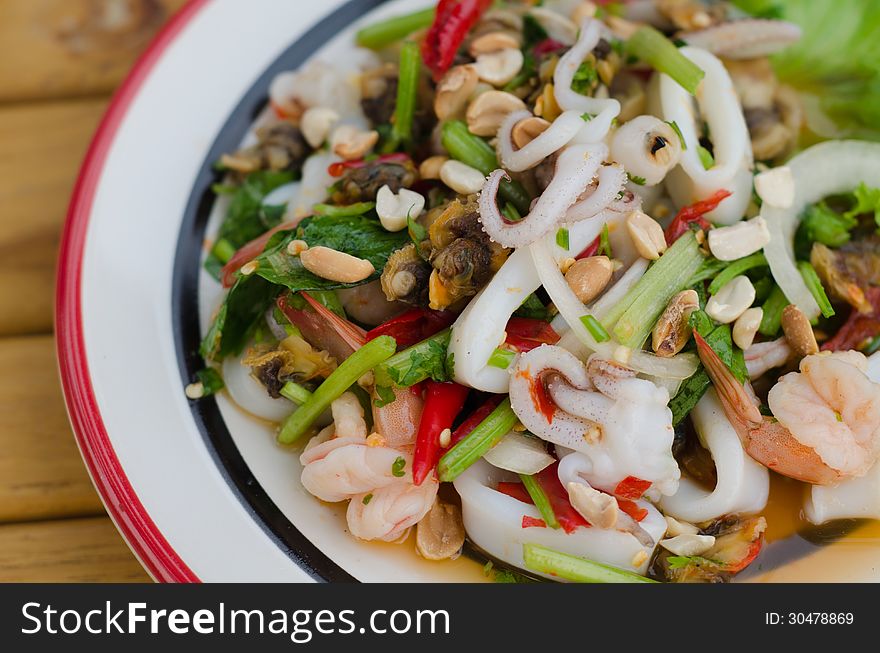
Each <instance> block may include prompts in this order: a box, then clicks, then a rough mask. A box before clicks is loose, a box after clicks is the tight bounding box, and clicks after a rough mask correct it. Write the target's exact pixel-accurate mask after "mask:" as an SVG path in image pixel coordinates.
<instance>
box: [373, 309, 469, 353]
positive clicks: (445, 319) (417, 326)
mask: <svg viewBox="0 0 880 653" xmlns="http://www.w3.org/2000/svg"><path fill="white" fill-rule="evenodd" d="M456 317H457V315H456V314H455V313H453V312H452V311H432V310H431V309H428V308H413V309H410V310H408V311H406V312H404V313H401V314H400V315H398V316H397V317H394V318H392V319H390V320H388V321H387V322H385V323H384V324H380V325H379V326H377V327H376V328H374V329H372V330H370V331H368V332H367V340H368V341H369V340H372V339H373V338H378V337H379V336H391V337H393V338H394V339H395V340H396V341H397V348H398V349H405V348H406V347H410V346H412V345H414V344H416V343H417V342H420V341H422V340H425V339H426V338H430V337H431V336H433V335H434V334H435V333H438V332H440V331H442V330H443V329H445V328H446V327H448V326H449V325H450V324H452V323H453V322H455V318H456Z"/></svg>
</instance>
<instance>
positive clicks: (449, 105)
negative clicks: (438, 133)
mask: <svg viewBox="0 0 880 653" xmlns="http://www.w3.org/2000/svg"><path fill="white" fill-rule="evenodd" d="M479 81H480V76H479V75H478V74H477V69H476V68H475V67H474V66H473V65H471V64H467V65H464V66H453V67H452V68H450V69H449V71H448V72H447V73H446V74H445V75H444V76H443V79H441V80H440V83H439V84H437V93H436V95H435V96H434V113H436V114H437V117H438V118H439V119H440V120H450V119H452V118H457V117H459V116H460V115H461V113H462V112H463V111H464V108H465V106H467V103H468V99H469V98H470V96H471V93H473V92H474V89H475V88H476V87H477V83H478V82H479Z"/></svg>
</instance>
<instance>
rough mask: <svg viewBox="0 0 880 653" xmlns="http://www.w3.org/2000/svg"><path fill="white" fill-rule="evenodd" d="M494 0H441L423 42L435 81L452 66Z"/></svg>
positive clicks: (424, 57) (426, 64)
mask: <svg viewBox="0 0 880 653" xmlns="http://www.w3.org/2000/svg"><path fill="white" fill-rule="evenodd" d="M491 5H492V0H440V2H438V3H437V11H436V14H435V16H434V23H433V24H432V25H431V27H430V28H429V29H428V33H427V35H426V36H425V40H424V42H423V43H422V60H423V61H424V62H425V66H427V68H428V69H429V70H430V71H431V72H432V73H433V74H434V81H440V78H441V77H443V75H444V74H445V73H446V71H447V70H449V69H450V68H451V67H452V63H453V61H455V55H456V54H457V53H458V49H459V48H460V47H461V44H462V43H463V42H464V39H465V37H466V36H467V33H468V32H469V31H470V29H471V27H473V26H474V25H475V24H476V22H477V21H478V20H479V19H480V16H482V15H483V12H485V11H486V10H487V9H488V8H489V7H490V6H491Z"/></svg>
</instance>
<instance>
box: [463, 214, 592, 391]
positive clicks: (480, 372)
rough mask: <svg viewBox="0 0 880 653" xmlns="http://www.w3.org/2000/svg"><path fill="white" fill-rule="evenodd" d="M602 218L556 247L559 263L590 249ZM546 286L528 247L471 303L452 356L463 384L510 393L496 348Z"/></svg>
mask: <svg viewBox="0 0 880 653" xmlns="http://www.w3.org/2000/svg"><path fill="white" fill-rule="evenodd" d="M603 224H604V220H603V218H602V216H598V217H596V218H595V219H591V220H584V221H582V222H578V223H576V224H574V225H572V226H571V228H570V229H569V248H568V249H567V250H566V249H563V248H561V247H559V246H558V245H555V244H554V245H553V250H552V252H553V253H552V256H553V258H554V260H555V261H556V265H558V264H559V261H561V260H562V259H564V258H567V257H569V256H574V255H575V254H577V253H578V252H580V251H582V250H583V249H584V248H585V247H586V246H587V245H589V244H590V243H591V242H593V240H595V238H596V237H597V236H598V235H599V233H600V232H601V231H602V226H603ZM540 285H541V279H540V278H539V277H538V273H537V271H536V270H535V266H534V265H533V264H532V257H531V254H530V253H529V250H528V249H527V248H522V249H518V250H516V251H515V252H514V253H513V254H511V255H510V256H509V257H508V259H507V261H505V262H504V265H502V266H501V269H500V270H498V272H496V273H495V276H494V277H492V280H491V281H490V282H489V283H488V284H487V285H486V287H485V288H483V290H481V291H480V292H479V293H478V294H477V296H476V297H474V299H472V300H471V301H470V303H468V305H467V307H466V308H465V309H464V311H463V312H462V313H461V315H459V317H458V319H457V320H456V321H455V324H453V325H452V337H451V339H450V342H449V353H450V355H451V356H452V357H453V361H454V375H455V380H456V381H457V382H458V383H461V384H463V385H467V386H469V387H471V388H476V389H477V390H483V391H485V392H495V393H506V392H507V389H508V386H509V384H510V373H509V372H508V371H507V370H502V369H499V368H497V367H492V366H490V365H488V361H489V357H490V356H491V355H492V352H493V351H495V348H496V347H498V346H499V345H500V344H501V343H502V342H504V330H505V328H506V326H507V321H508V320H509V319H510V316H511V315H513V312H514V311H515V310H516V309H518V308H519V307H520V306H521V305H522V303H523V302H524V301H525V300H526V298H527V297H528V296H529V295H531V294H532V293H533V292H535V291H536V290H537V289H538V287H539V286H540Z"/></svg>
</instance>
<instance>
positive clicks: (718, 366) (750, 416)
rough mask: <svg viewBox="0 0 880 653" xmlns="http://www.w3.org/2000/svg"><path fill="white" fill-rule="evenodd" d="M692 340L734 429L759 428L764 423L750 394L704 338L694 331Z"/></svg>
mask: <svg viewBox="0 0 880 653" xmlns="http://www.w3.org/2000/svg"><path fill="white" fill-rule="evenodd" d="M694 340H696V341H697V353H698V354H699V355H700V360H701V361H702V363H703V367H704V368H705V370H706V374H708V375H709V378H710V379H711V380H712V385H714V386H715V390H717V391H718V396H719V397H720V398H721V403H722V405H723V406H724V412H725V413H727V417H728V418H729V419H730V420H731V422H732V423H733V425H734V427H737V426H738V425H742V426H746V427H750V428H755V427H757V426H759V425H760V424H761V422H763V421H764V417H763V415H761V411H760V410H758V407H757V406H756V405H755V402H754V400H753V399H752V394H750V393H749V392H748V391H747V390H746V388H745V385H744V384H742V383H740V382H739V381H737V379H736V377H735V376H734V375H733V372H731V371H730V368H728V367H727V365H725V363H724V361H722V360H721V358H719V356H718V354H716V353H715V350H714V349H712V347H710V346H709V343H708V342H706V340H705V338H703V336H701V335H700V334H699V333H697V332H696V331H694ZM737 432H738V433H739V432H740V429H739V428H737ZM740 437H742V434H741V435H740Z"/></svg>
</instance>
